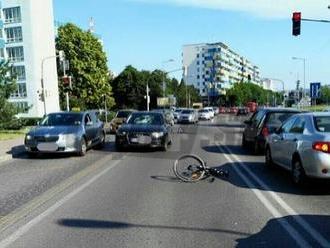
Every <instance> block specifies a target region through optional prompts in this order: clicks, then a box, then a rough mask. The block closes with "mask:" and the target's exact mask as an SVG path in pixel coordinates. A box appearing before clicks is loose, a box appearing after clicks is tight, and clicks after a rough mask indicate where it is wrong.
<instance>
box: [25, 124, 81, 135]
mask: <svg viewBox="0 0 330 248" xmlns="http://www.w3.org/2000/svg"><path fill="white" fill-rule="evenodd" d="M80 129H81V126H47V127H42V126H38V127H35V128H33V129H32V130H31V131H30V132H29V133H28V134H29V135H33V136H45V135H51V136H52V135H60V134H72V133H78V132H79V131H80Z"/></svg>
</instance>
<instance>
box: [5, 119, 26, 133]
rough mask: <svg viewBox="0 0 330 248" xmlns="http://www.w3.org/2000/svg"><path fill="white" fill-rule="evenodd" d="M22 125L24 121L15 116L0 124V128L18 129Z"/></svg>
mask: <svg viewBox="0 0 330 248" xmlns="http://www.w3.org/2000/svg"><path fill="white" fill-rule="evenodd" d="M22 127H24V123H23V122H22V120H21V119H17V118H15V119H12V120H9V121H7V122H3V123H1V124H0V130H20V129H22Z"/></svg>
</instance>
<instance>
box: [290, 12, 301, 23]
mask: <svg viewBox="0 0 330 248" xmlns="http://www.w3.org/2000/svg"><path fill="white" fill-rule="evenodd" d="M292 20H293V21H295V22H300V21H301V12H294V13H293V15H292Z"/></svg>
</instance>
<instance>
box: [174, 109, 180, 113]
mask: <svg viewBox="0 0 330 248" xmlns="http://www.w3.org/2000/svg"><path fill="white" fill-rule="evenodd" d="M174 112H175V113H180V112H182V110H181V109H176V110H175V111H174Z"/></svg>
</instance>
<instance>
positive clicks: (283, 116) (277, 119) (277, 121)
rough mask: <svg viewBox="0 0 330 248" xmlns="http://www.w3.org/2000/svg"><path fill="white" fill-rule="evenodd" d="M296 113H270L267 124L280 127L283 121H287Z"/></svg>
mask: <svg viewBox="0 0 330 248" xmlns="http://www.w3.org/2000/svg"><path fill="white" fill-rule="evenodd" d="M294 114H296V113H290V112H284V113H283V112H282V113H276V112H274V113H270V114H269V116H268V120H267V125H269V126H272V127H280V126H282V124H283V122H284V121H286V120H287V119H288V118H289V117H291V116H292V115H294Z"/></svg>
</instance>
